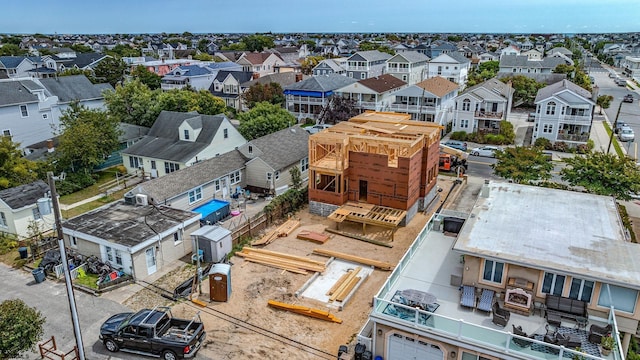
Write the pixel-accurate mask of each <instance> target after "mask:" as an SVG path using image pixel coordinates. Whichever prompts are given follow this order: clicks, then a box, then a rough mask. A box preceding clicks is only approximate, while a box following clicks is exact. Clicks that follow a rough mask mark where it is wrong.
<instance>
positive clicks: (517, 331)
mask: <svg viewBox="0 0 640 360" xmlns="http://www.w3.org/2000/svg"><path fill="white" fill-rule="evenodd" d="M512 326H513V334H514V335H518V336H521V337H525V338H530V336H529V335H527V333H526V332H524V331H523V330H522V326H515V325H512ZM512 340H513V343H514V344H516V345H518V346H520V347H523V348H525V347H527V346H530V345H531V341H527V340H524V339H520V338H516V337H514V338H512Z"/></svg>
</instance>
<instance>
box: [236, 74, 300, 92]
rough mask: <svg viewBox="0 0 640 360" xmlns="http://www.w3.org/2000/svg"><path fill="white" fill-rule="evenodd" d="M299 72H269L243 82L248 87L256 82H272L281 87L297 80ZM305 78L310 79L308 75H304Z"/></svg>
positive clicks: (243, 85)
mask: <svg viewBox="0 0 640 360" xmlns="http://www.w3.org/2000/svg"><path fill="white" fill-rule="evenodd" d="M297 75H298V73H294V72H284V73H275V74H269V75H265V76H261V77H259V78H257V79H254V80H250V81H247V82H245V83H242V84H241V85H242V87H245V88H248V87H251V86H252V85H255V84H263V85H264V84H270V83H272V82H274V83H278V84H280V86H281V87H285V86H288V85H291V84H294V83H295V82H296V77H297ZM302 76H303V79H308V78H309V76H308V75H302Z"/></svg>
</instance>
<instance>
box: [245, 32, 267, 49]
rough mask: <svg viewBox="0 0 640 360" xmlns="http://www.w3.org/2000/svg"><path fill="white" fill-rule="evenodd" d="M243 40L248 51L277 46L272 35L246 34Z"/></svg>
mask: <svg viewBox="0 0 640 360" xmlns="http://www.w3.org/2000/svg"><path fill="white" fill-rule="evenodd" d="M242 42H243V43H244V44H245V46H246V50H248V51H262V50H264V49H265V48H267V49H271V48H272V47H274V46H275V45H274V43H273V38H272V37H270V36H266V35H259V34H254V35H248V36H245V37H243V38H242Z"/></svg>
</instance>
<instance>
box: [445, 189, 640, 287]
mask: <svg viewBox="0 0 640 360" xmlns="http://www.w3.org/2000/svg"><path fill="white" fill-rule="evenodd" d="M484 186H488V190H489V191H488V196H486V197H484V196H483V193H484V191H485V189H484V188H483V190H481V191H480V194H479V195H478V200H477V201H476V203H475V205H474V208H473V210H472V211H471V214H470V216H469V218H468V219H467V220H466V222H465V224H464V225H463V227H462V229H461V231H460V233H459V234H458V238H457V240H456V242H455V244H454V246H453V249H454V250H457V251H459V252H462V253H465V254H470V255H476V256H479V257H483V258H491V259H495V260H502V261H504V262H505V263H511V264H518V265H524V266H528V267H532V268H536V269H543V270H548V271H552V272H559V273H566V274H570V275H576V276H578V277H580V278H590V279H592V280H599V281H603V282H607V283H613V284H616V283H617V284H620V285H623V286H625V287H634V288H640V261H637V259H640V245H639V244H634V243H630V242H628V241H626V240H625V236H624V227H623V225H622V221H621V219H620V217H619V215H618V210H617V207H616V203H615V200H614V199H613V198H612V197H607V196H599V195H592V194H586V193H579V192H573V191H566V190H556V189H548V188H542V187H536V186H528V185H518V184H513V183H502V182H491V183H489V184H488V185H484Z"/></svg>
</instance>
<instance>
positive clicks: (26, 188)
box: [0, 180, 49, 210]
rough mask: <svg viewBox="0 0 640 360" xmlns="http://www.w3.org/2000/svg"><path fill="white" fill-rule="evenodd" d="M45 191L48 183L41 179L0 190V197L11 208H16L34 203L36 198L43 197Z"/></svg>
mask: <svg viewBox="0 0 640 360" xmlns="http://www.w3.org/2000/svg"><path fill="white" fill-rule="evenodd" d="M47 191H49V185H47V184H46V183H45V182H44V181H42V180H37V181H34V182H32V183H30V184H26V185H20V186H16V187H13V188H10V189H4V190H0V199H2V201H4V202H5V203H6V204H7V205H8V206H9V207H10V208H11V209H13V210H17V209H20V208H23V207H25V206H28V205H33V204H35V203H36V200H38V199H40V198H42V197H44V194H45V193H46V192H47Z"/></svg>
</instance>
